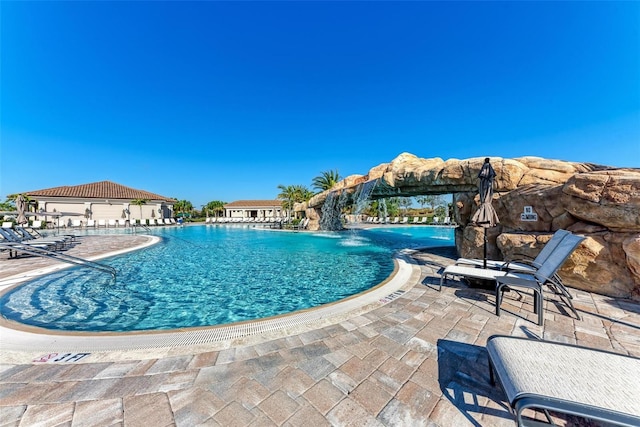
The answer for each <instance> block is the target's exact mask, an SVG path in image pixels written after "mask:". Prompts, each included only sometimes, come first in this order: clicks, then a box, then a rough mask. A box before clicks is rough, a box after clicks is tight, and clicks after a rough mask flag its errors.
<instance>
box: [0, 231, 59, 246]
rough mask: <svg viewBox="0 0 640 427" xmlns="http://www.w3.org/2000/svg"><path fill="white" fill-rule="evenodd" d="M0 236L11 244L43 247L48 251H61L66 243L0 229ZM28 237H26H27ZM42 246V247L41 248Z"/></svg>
mask: <svg viewBox="0 0 640 427" xmlns="http://www.w3.org/2000/svg"><path fill="white" fill-rule="evenodd" d="M0 236H2V237H3V239H4V240H6V241H7V242H11V243H20V244H26V245H30V246H36V247H44V248H45V249H48V250H62V249H64V248H65V247H66V246H67V242H66V241H65V240H62V239H57V240H56V239H45V238H35V237H33V236H30V235H28V234H27V235H26V236H25V235H21V234H18V232H17V231H16V230H13V229H10V228H4V227H3V228H0ZM27 236H28V237H27ZM43 245H44V246H43Z"/></svg>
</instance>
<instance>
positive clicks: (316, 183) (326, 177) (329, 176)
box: [311, 170, 340, 191]
mask: <svg viewBox="0 0 640 427" xmlns="http://www.w3.org/2000/svg"><path fill="white" fill-rule="evenodd" d="M338 181H340V174H339V173H338V171H337V170H335V171H332V170H331V171H325V172H322V173H321V174H320V176H317V177H315V178H313V181H312V182H311V185H312V187H313V188H315V189H317V190H319V191H325V190H329V189H330V188H332V187H333V186H334V185H336V184H337V183H338Z"/></svg>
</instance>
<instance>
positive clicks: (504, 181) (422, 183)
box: [296, 153, 640, 299]
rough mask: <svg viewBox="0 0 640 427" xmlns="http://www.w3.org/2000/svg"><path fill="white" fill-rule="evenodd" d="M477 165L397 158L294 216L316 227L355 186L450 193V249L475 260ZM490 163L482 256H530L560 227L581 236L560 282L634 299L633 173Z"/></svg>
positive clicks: (636, 231) (639, 216)
mask: <svg viewBox="0 0 640 427" xmlns="http://www.w3.org/2000/svg"><path fill="white" fill-rule="evenodd" d="M483 161H484V158H472V159H466V160H457V159H450V160H446V161H444V160H442V159H440V158H431V159H424V158H419V157H416V156H415V155H413V154H409V153H403V154H401V155H399V156H398V157H396V158H395V159H394V160H393V161H392V162H390V163H383V164H381V165H379V166H376V167H374V168H372V169H370V170H369V172H368V173H367V174H366V175H352V176H349V177H347V178H345V179H344V180H342V181H341V182H339V183H338V184H336V186H334V187H333V188H332V189H331V190H328V191H325V192H323V193H320V194H318V195H316V196H314V197H313V198H312V199H311V200H309V202H307V203H305V204H301V205H298V206H297V207H296V210H306V214H307V217H309V218H310V219H311V221H310V223H309V228H310V229H318V228H319V220H320V216H321V208H322V205H323V204H324V202H325V201H326V200H327V197H328V196H329V194H330V193H345V192H346V194H344V196H346V198H347V199H349V197H351V200H349V202H351V203H352V202H353V194H355V193H356V190H357V189H358V187H359V186H361V185H362V184H363V183H366V182H371V181H373V180H377V184H376V185H375V187H374V188H373V190H372V192H371V194H370V198H371V199H380V198H385V197H408V196H417V195H428V194H453V205H454V212H453V214H454V219H455V221H456V223H457V224H459V227H458V228H457V229H456V248H457V250H458V253H459V254H460V256H464V257H475V258H478V257H480V256H481V250H482V249H481V247H482V242H483V239H482V233H483V230H482V229H480V228H478V227H474V226H473V225H471V224H470V218H471V216H472V215H473V213H474V212H475V210H476V209H477V206H478V204H479V203H478V200H477V174H478V171H479V170H480V168H481V166H482V163H483ZM491 164H492V165H493V167H494V169H495V171H496V174H497V177H496V180H495V194H494V202H493V204H494V207H495V208H496V211H497V213H498V216H499V218H500V225H499V226H497V227H495V228H492V229H489V233H488V237H489V246H488V248H489V251H488V254H489V257H491V258H493V259H513V258H518V257H522V256H527V257H534V256H535V255H536V254H537V252H538V251H539V250H540V248H541V247H542V246H543V245H544V243H546V241H547V240H548V239H549V238H550V236H551V234H552V233H553V232H554V231H556V230H558V229H567V230H570V231H572V232H574V233H578V234H581V235H584V236H586V237H587V239H586V240H585V242H583V243H582V244H581V245H580V247H579V248H578V250H576V252H574V254H573V255H572V256H571V258H570V259H569V260H568V261H567V262H566V263H565V265H564V266H563V268H562V270H561V275H562V277H563V279H564V280H565V282H566V283H567V284H569V285H570V286H573V287H576V288H580V289H584V290H588V291H591V292H598V293H602V294H605V295H610V296H615V297H632V298H634V299H640V169H631V168H628V169H621V168H613V167H608V166H602V165H595V164H588V163H575V162H565V161H558V160H549V159H543V158H539V157H522V158H515V159H504V158H500V157H492V158H491ZM525 207H526V208H527V210H526V212H525ZM527 213H528V214H527ZM522 214H525V216H524V217H523V216H522ZM527 219H528V220H527Z"/></svg>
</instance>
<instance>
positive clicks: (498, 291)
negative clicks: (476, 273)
mask: <svg viewBox="0 0 640 427" xmlns="http://www.w3.org/2000/svg"><path fill="white" fill-rule="evenodd" d="M503 287H504V285H503V284H502V283H500V282H498V281H497V280H496V316H500V304H502V288H503Z"/></svg>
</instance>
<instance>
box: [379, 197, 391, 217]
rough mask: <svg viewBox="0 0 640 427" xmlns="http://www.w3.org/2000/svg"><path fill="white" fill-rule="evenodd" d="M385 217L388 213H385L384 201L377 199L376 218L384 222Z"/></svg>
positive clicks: (385, 205)
mask: <svg viewBox="0 0 640 427" xmlns="http://www.w3.org/2000/svg"><path fill="white" fill-rule="evenodd" d="M387 215H389V213H388V212H387V202H386V199H379V200H378V217H380V218H381V219H382V222H386V221H387Z"/></svg>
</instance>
